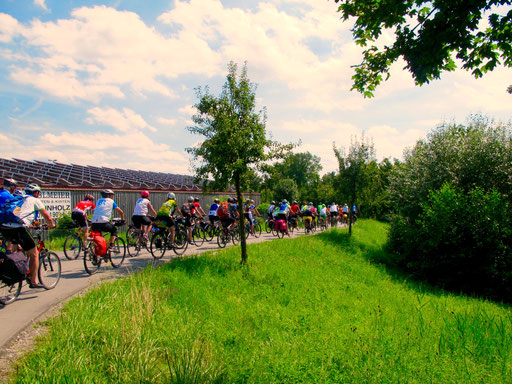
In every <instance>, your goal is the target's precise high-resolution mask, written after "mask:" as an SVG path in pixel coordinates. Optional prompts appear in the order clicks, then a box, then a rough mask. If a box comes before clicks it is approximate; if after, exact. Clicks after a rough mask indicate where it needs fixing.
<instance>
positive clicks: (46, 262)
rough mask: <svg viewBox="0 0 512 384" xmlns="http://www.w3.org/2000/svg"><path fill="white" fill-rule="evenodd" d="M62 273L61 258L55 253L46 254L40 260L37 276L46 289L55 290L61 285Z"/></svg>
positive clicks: (48, 252)
mask: <svg viewBox="0 0 512 384" xmlns="http://www.w3.org/2000/svg"><path fill="white" fill-rule="evenodd" d="M61 273H62V266H61V264H60V258H59V256H58V255H57V254H56V253H55V252H50V251H47V252H44V253H42V255H41V256H40V258H39V269H38V271H37V275H38V276H39V282H40V283H41V284H42V286H43V287H44V288H45V289H53V288H55V286H56V285H57V284H58V283H59V280H60V276H61Z"/></svg>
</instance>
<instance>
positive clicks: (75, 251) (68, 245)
mask: <svg viewBox="0 0 512 384" xmlns="http://www.w3.org/2000/svg"><path fill="white" fill-rule="evenodd" d="M63 248H64V256H66V259H68V260H75V259H77V258H78V256H80V253H81V252H82V239H81V238H80V235H78V233H74V234H72V235H68V237H66V240H64V246H63Z"/></svg>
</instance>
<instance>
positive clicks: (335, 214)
mask: <svg viewBox="0 0 512 384" xmlns="http://www.w3.org/2000/svg"><path fill="white" fill-rule="evenodd" d="M330 212H331V218H332V221H333V224H334V223H335V222H336V220H338V206H337V205H336V203H335V202H334V201H333V202H332V204H331V207H330Z"/></svg>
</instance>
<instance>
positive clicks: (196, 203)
mask: <svg viewBox="0 0 512 384" xmlns="http://www.w3.org/2000/svg"><path fill="white" fill-rule="evenodd" d="M193 204H194V207H195V213H196V215H197V216H199V217H200V218H203V217H205V216H206V212H205V211H203V208H201V204H200V203H199V197H196V198H194V203H193Z"/></svg>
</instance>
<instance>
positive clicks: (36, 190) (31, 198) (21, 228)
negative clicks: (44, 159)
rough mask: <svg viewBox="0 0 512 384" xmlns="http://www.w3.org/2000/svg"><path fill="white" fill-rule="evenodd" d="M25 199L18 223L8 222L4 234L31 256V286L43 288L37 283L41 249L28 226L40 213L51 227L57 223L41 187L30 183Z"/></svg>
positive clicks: (4, 226)
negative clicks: (49, 210) (38, 247)
mask: <svg viewBox="0 0 512 384" xmlns="http://www.w3.org/2000/svg"><path fill="white" fill-rule="evenodd" d="M25 193H26V195H25V197H24V199H25V201H24V202H23V205H22V206H21V207H20V210H19V212H18V213H17V214H16V216H18V217H19V218H20V221H19V222H18V223H8V224H4V225H3V226H2V229H1V231H2V235H4V237H5V238H6V239H7V240H10V241H12V242H13V243H17V244H19V245H20V246H21V247H22V248H23V249H24V250H25V254H26V255H27V256H28V257H29V264H28V266H29V269H30V288H43V286H42V285H41V284H38V283H37V271H38V269H39V251H38V250H37V247H36V242H35V240H34V238H33V237H32V235H31V234H30V232H29V231H28V228H29V227H30V225H32V223H33V222H34V220H35V219H36V218H37V216H38V214H39V213H41V215H42V216H43V218H44V220H45V221H46V224H47V225H48V227H49V228H55V223H54V222H53V219H52V217H51V216H50V214H49V213H48V211H47V210H46V209H45V206H44V204H43V202H42V201H41V200H39V195H40V194H41V187H39V185H37V184H29V185H27V187H26V188H25Z"/></svg>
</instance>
